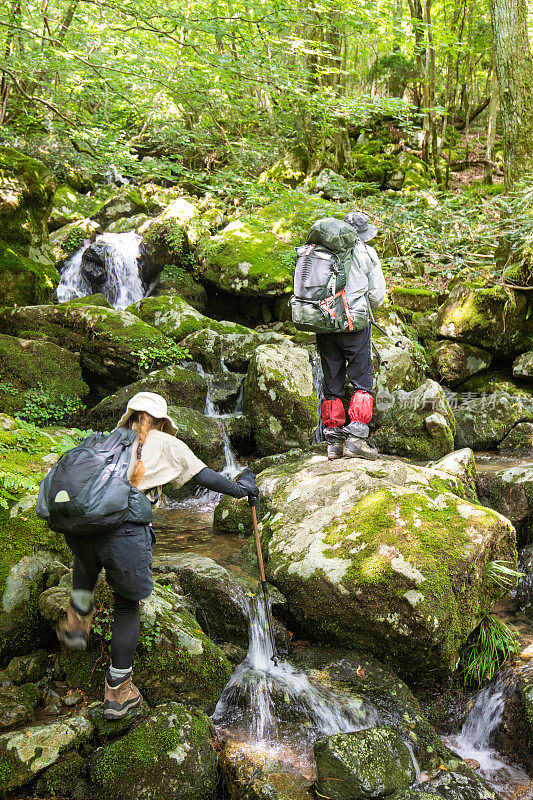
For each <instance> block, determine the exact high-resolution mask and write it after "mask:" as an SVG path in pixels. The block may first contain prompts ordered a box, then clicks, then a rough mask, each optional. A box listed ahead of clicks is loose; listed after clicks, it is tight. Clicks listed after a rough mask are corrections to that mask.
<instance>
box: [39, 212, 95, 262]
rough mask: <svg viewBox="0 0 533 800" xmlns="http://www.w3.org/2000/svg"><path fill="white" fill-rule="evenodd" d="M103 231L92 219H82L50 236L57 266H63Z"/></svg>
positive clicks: (70, 223)
mask: <svg viewBox="0 0 533 800" xmlns="http://www.w3.org/2000/svg"><path fill="white" fill-rule="evenodd" d="M101 232H102V229H101V227H100V225H99V224H98V223H97V222H94V220H92V219H87V218H86V219H80V220H75V221H74V222H69V223H68V225H64V226H63V227H62V228H59V229H58V230H56V231H54V232H53V233H52V234H51V235H50V245H51V247H52V252H53V254H54V258H55V260H56V263H57V264H60V265H61V262H64V261H65V260H66V259H67V258H68V257H69V256H71V255H73V254H74V253H75V252H76V251H77V250H79V249H80V247H81V246H82V245H83V244H84V243H86V242H88V240H90V239H93V238H94V237H95V236H96V234H97V233H101Z"/></svg>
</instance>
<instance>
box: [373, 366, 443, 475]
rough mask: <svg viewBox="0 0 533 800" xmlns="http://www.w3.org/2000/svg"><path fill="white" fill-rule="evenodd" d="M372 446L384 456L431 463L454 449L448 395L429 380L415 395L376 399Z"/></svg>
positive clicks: (385, 396) (400, 392) (401, 392)
mask: <svg viewBox="0 0 533 800" xmlns="http://www.w3.org/2000/svg"><path fill="white" fill-rule="evenodd" d="M371 429H373V431H374V432H373V434H372V443H373V444H374V445H375V446H376V447H377V448H378V450H380V451H381V452H384V453H393V454H395V455H399V456H409V457H411V458H416V459H420V460H421V461H428V460H429V459H436V458H442V457H443V456H445V455H446V454H447V453H450V452H451V451H452V450H453V449H454V446H453V444H454V438H453V437H454V433H455V421H454V417H453V413H452V410H451V408H450V404H449V403H448V400H447V398H446V395H445V393H444V391H443V389H442V388H441V386H439V384H438V383H437V382H436V381H432V380H427V381H426V382H425V383H423V384H422V385H421V386H419V387H418V388H417V389H415V390H414V391H412V392H406V391H404V390H403V389H400V390H398V391H396V392H395V393H394V394H388V395H384V394H383V393H382V394H381V395H380V396H378V397H377V398H376V411H375V414H374V418H373V420H372V423H371Z"/></svg>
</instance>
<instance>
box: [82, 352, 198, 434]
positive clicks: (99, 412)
mask: <svg viewBox="0 0 533 800" xmlns="http://www.w3.org/2000/svg"><path fill="white" fill-rule="evenodd" d="M137 392H157V394H161V395H163V397H164V398H165V400H166V401H167V403H168V404H169V405H176V406H186V407H187V408H193V409H196V411H203V410H204V407H205V398H206V396H207V381H206V379H205V378H204V377H202V376H201V375H199V374H198V373H197V372H194V371H193V370H190V369H185V368H184V367H180V366H178V365H177V364H173V365H172V366H170V367H164V368H163V369H158V370H155V371H154V372H150V373H149V374H148V375H146V377H144V378H141V379H140V380H138V381H135V383H130V384H129V386H124V387H123V388H122V389H117V391H116V392H114V393H113V394H111V395H109V397H105V398H104V399H103V400H102V401H101V402H100V403H98V405H96V406H94V408H92V409H91V410H90V411H89V413H88V414H87V418H86V419H87V424H88V425H89V426H91V427H94V428H103V429H104V430H106V429H112V428H113V427H114V426H115V425H116V424H117V422H118V420H119V419H120V417H121V416H122V414H123V413H124V409H125V408H126V405H127V403H128V400H130V399H131V398H132V397H133V395H134V394H137Z"/></svg>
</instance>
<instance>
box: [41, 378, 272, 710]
mask: <svg viewBox="0 0 533 800" xmlns="http://www.w3.org/2000/svg"><path fill="white" fill-rule="evenodd" d="M124 429H130V431H131V430H132V431H133V433H131V432H130V441H132V442H133V445H132V447H131V458H129V451H126V457H127V458H129V467H127V478H128V479H129V484H128V485H132V486H134V487H137V488H138V489H139V490H141V492H143V493H144V494H145V495H147V497H148V499H149V500H150V502H152V503H153V504H156V503H157V500H158V498H159V495H160V491H161V487H162V486H163V485H164V484H166V483H170V482H172V483H173V484H174V485H176V486H178V487H179V486H182V485H183V484H184V483H186V482H187V481H188V480H190V479H191V478H194V479H195V480H196V482H197V483H198V484H199V485H200V486H203V487H205V488H207V489H211V490H212V491H215V492H222V493H224V494H229V495H231V496H232V497H247V496H248V497H254V498H255V497H257V496H258V494H259V490H258V489H257V487H256V485H255V476H254V475H253V474H252V473H251V472H250V470H249V469H246V470H245V471H244V473H243V474H242V475H241V477H240V478H239V480H237V481H235V482H233V481H230V480H228V479H227V478H226V477H224V476H223V475H221V474H220V473H218V472H214V471H213V470H211V469H209V468H208V467H206V465H205V464H204V463H203V462H202V461H200V459H199V458H197V457H196V456H195V455H194V453H193V452H192V451H191V450H190V449H189V447H187V445H186V444H184V442H182V441H180V440H179V439H176V438H175V435H176V433H177V430H178V429H177V426H176V423H175V422H174V421H173V420H172V418H171V417H169V416H168V414H167V404H166V401H165V399H164V398H163V397H162V396H161V395H159V394H154V393H153V392H139V393H138V394H136V395H134V396H133V397H132V398H131V400H130V401H129V402H128V405H127V408H126V411H125V413H124V414H123V415H122V417H121V418H120V420H119V422H118V425H117V431H119V432H120V431H122V432H123V433H124V435H126V433H127V432H126V431H125V430H124ZM117 431H116V432H115V433H117ZM133 434H135V437H134V438H133ZM71 452H72V451H71ZM67 455H68V454H67ZM118 463H119V462H118V461H117V462H114V464H115V465H116V464H118ZM126 466H127V465H126V464H125V465H124V469H126ZM45 480H46V479H45ZM124 482H125V481H122V483H124ZM130 488H131V486H130ZM45 489H46V487H45V488H44V489H43V494H44V493H45ZM133 491H135V490H133ZM54 492H55V490H54ZM54 492H52V494H54ZM55 499H56V500H57V495H56V496H55ZM141 499H143V498H141ZM144 502H145V503H146V501H145V500H144ZM49 507H50V508H52V509H53V500H52V501H51V502H50V503H49ZM47 513H49V509H48V510H47ZM49 524H52V522H49ZM65 538H66V541H67V544H68V546H69V548H70V549H71V550H72V552H73V553H74V568H73V576H72V587H73V588H72V592H71V600H70V606H69V609H68V613H67V615H66V617H64V618H63V619H62V620H61V621H60V623H59V627H58V630H57V635H58V638H59V640H60V641H61V642H63V643H64V644H65V645H67V647H70V648H72V649H74V650H82V649H85V647H86V643H87V639H88V636H89V632H90V629H91V623H92V620H93V616H94V601H93V591H94V588H95V586H96V582H97V579H98V576H99V574H100V571H101V570H102V568H103V567H104V568H105V571H106V580H107V582H108V583H109V585H110V586H111V588H112V589H113V592H114V596H115V604H114V622H113V633H112V637H111V666H110V667H109V669H108V671H107V675H106V680H105V699H104V716H105V718H106V719H120V718H121V717H123V716H124V715H125V714H126V713H127V711H128V710H129V709H130V708H134V707H135V706H138V705H139V704H140V703H141V702H142V696H141V693H140V692H139V690H138V689H137V687H136V686H135V685H134V684H133V682H132V664H133V657H134V654H135V650H136V648H137V643H138V640H139V628H140V608H139V601H140V600H143V599H145V598H147V597H149V595H150V594H151V593H152V590H153V581H152V546H153V544H154V542H155V536H154V533H153V530H152V527H151V525H149V524H142V523H135V522H127V523H123V524H121V525H120V526H119V527H116V528H115V529H113V530H112V531H111V532H107V533H99V532H98V530H97V529H96V530H95V531H94V532H92V533H87V534H86V535H84V534H83V531H82V532H81V533H80V532H79V531H77V532H76V534H75V535H74V534H67V533H65Z"/></svg>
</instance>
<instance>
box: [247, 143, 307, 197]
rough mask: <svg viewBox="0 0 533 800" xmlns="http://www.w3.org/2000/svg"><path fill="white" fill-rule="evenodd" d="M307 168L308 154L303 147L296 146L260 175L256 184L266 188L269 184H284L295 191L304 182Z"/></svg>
mask: <svg viewBox="0 0 533 800" xmlns="http://www.w3.org/2000/svg"><path fill="white" fill-rule="evenodd" d="M308 166H309V152H308V150H307V148H306V147H305V146H304V145H297V146H296V147H295V148H293V150H291V151H289V152H288V153H285V155H284V156H283V158H280V159H279V160H278V161H276V162H275V163H274V164H272V166H271V167H269V168H268V169H267V170H265V171H264V172H262V173H261V175H260V176H259V181H258V183H261V184H264V185H266V186H268V185H269V184H271V183H274V184H277V183H285V184H286V185H287V186H290V187H291V188H292V189H295V188H296V186H298V184H299V183H302V181H304V180H305V176H306V173H307V168H308Z"/></svg>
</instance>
